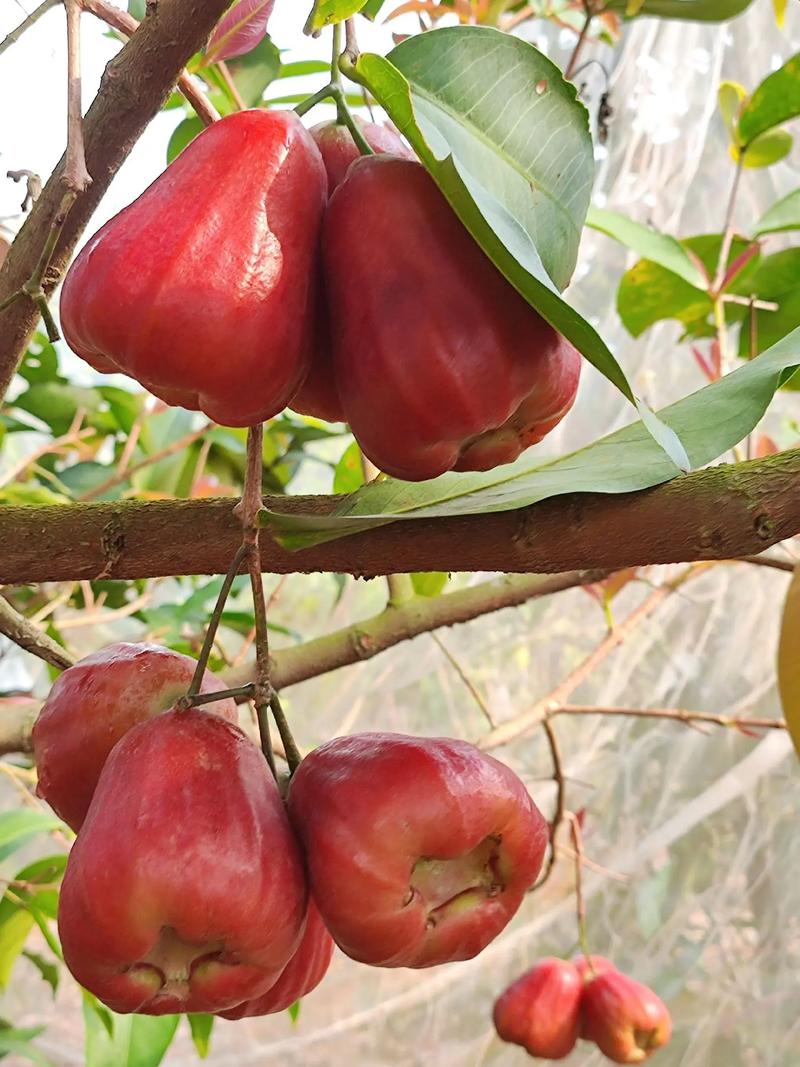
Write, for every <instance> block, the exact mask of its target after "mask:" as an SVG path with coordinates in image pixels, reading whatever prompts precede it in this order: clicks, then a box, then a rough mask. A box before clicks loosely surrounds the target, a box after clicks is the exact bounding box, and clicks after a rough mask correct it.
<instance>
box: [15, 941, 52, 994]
mask: <svg viewBox="0 0 800 1067" xmlns="http://www.w3.org/2000/svg"><path fill="white" fill-rule="evenodd" d="M22 955H23V956H24V957H25V959H26V960H30V962H31V963H32V964H33V965H34V967H35V968H36V969H37V970H38V972H39V974H40V975H41V976H42V978H44V980H45V982H47V984H48V985H49V986H50V988H51V989H52V990H53V996H55V995H56V993H57V992H58V982H59V979H60V977H61V972H60V971H59V969H58V964H57V963H54V962H53V961H52V960H48V959H45V957H44V956H41V955H40V954H39V953H38V952H31V951H30V950H29V949H24V950H23V953H22Z"/></svg>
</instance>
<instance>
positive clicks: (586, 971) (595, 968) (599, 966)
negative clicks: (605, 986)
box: [572, 954, 617, 982]
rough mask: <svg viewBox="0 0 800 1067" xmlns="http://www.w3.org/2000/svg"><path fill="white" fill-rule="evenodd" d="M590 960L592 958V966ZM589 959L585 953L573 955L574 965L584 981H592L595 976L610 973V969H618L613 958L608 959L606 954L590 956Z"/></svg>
mask: <svg viewBox="0 0 800 1067" xmlns="http://www.w3.org/2000/svg"><path fill="white" fill-rule="evenodd" d="M588 960H591V963H592V966H591V967H590V966H589V963H588ZM588 960H587V957H586V956H584V955H583V954H580V955H578V956H575V957H573V960H572V963H573V966H574V967H575V969H576V970H577V972H578V974H579V975H580V976H581V979H582V981H584V982H591V981H592V980H593V979H594V978H595V977H598V976H599V975H601V974H608V972H609V971H616V969H617V968H616V966H615V965H614V964H613V963H612V962H611V960H609V959H606V957H605V956H589V957H588Z"/></svg>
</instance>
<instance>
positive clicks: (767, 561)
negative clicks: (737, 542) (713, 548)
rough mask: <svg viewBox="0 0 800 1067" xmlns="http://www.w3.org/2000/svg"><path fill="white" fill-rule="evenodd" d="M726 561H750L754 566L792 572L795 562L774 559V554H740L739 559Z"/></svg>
mask: <svg viewBox="0 0 800 1067" xmlns="http://www.w3.org/2000/svg"><path fill="white" fill-rule="evenodd" d="M727 562H728V563H752V564H754V566H756V567H769V568H771V569H772V570H776V571H786V572H787V573H788V574H792V573H793V572H794V570H795V564H794V563H792V561H791V560H789V559H776V558H775V557H774V556H740V557H739V559H731V560H728V561H727Z"/></svg>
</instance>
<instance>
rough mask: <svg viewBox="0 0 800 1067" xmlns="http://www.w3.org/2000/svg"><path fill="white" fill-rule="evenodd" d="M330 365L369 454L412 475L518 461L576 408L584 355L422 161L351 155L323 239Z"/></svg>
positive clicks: (399, 473) (418, 478)
mask: <svg viewBox="0 0 800 1067" xmlns="http://www.w3.org/2000/svg"><path fill="white" fill-rule="evenodd" d="M323 251H324V256H323V261H324V266H325V286H326V291H327V295H328V301H329V305H330V315H331V344H332V347H333V358H334V368H335V374H336V381H337V383H338V387H339V396H340V399H341V401H342V407H343V410H344V414H345V417H346V419H347V422H349V424H350V427H351V429H352V431H353V434H354V435H355V437H356V440H357V441H358V443H359V445H360V446H361V448H362V450H363V451H364V453H365V454H366V455H367V456H368V457H369V459H371V460H372V462H373V463H374V464H376V466H378V467H379V468H380V469H381V470H383V471H385V472H386V473H388V474H392V475H394V476H395V477H398V478H405V479H408V480H411V481H421V480H423V479H426V478H434V477H436V475H439V474H443V473H444V472H445V471H448V470H488V469H490V468H492V467H496V466H497V465H499V464H501V463H510V462H511V461H512V460H514V459H516V458H517V456H519V454H520V453H521V452H522V451H523V449H525V448H527V447H528V446H529V445H532V444H534V443H535V442H537V441H540V440H541V439H542V438H543V437H544V436H545V435H546V434H547V433H549V432H550V430H552V429H553V427H554V426H556V425H557V423H558V422H559V421H560V420H561V419H562V418H563V417H564V415H565V414H566V413H567V411H569V409H570V407H571V406H572V403H573V401H574V399H575V394H576V391H577V388H578V379H579V376H580V366H581V358H580V356H579V354H578V352H577V351H576V350H575V349H574V348H573V347H572V345H571V344H569V342H567V341H566V340H565V339H564V338H563V337H561V336H560V335H559V334H558V333H557V332H556V331H555V330H554V329H553V328H552V327H551V326H550V325H548V323H547V322H545V320H544V319H542V318H541V317H540V316H539V315H538V314H537V313H536V312H535V311H534V310H533V308H532V307H530V305H529V304H528V303H527V302H526V301H525V300H524V299H523V298H522V296H520V294H519V293H518V292H517V291H516V290H515V289H514V288H513V287H512V286H511V285H510V284H509V283H508V282H507V281H506V280H505V278H504V277H503V276H502V275H501V274H500V272H499V271H498V270H497V268H496V267H495V266H494V265H493V264H492V263H491V261H490V260H489V259H488V258H487V256H485V255H484V253H483V252H482V251H481V249H480V248H479V247H478V245H477V244H476V243H475V241H473V239H472V237H471V236H470V235H469V233H468V232H467V230H466V229H465V228H464V227H463V226H462V224H461V222H460V221H459V220H458V218H457V216H456V215H455V213H454V212H453V210H452V209H451V208H450V206H449V205H448V203H447V201H446V200H445V198H444V197H443V195H442V194H441V193H440V192H439V190H438V189H437V187H436V185H435V184H434V182H433V179H432V178H431V177H430V176H429V175H428V174H427V172H426V171H425V170H424V168H423V167H422V166H421V165H420V164H419V163H415V162H413V161H411V160H407V159H395V158H392V157H391V156H385V155H382V156H370V157H368V158H365V159H361V160H358V161H356V162H355V163H353V164H352V166H351V167H350V169H349V170H348V172H347V177H346V178H345V180H344V181H343V182H342V184H341V185H340V186H339V188H338V189H337V190H336V192H335V193H334V195H333V197H332V198H331V201H330V203H329V205H328V211H327V213H326V218H325V226H324V235H323Z"/></svg>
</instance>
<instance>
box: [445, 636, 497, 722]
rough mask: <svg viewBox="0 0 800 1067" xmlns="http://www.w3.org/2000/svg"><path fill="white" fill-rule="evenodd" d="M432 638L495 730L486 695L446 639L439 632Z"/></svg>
mask: <svg viewBox="0 0 800 1067" xmlns="http://www.w3.org/2000/svg"><path fill="white" fill-rule="evenodd" d="M431 640H432V641H434V642H435V644H437V645H438V646H439V649H440V650H441V652H442V655H443V656H444V657H445V659H446V660H447V661H448V663H449V664H450V666H451V667H452V668H453V670H454V671H455V672H456V674H457V675H458V677H459V678H460V679H461V681H462V682H463V683H464V685H465V686H466V687H467V689H468V690H469V691H470V694H471V695H472V698H473V700H474V701H475V703H476V704H477V705H478V707H479V708H480V709H481V712H482V713H483V717H484V718H485V719H486V721H487V722H488V723H489V728H490V729H492V730H493V729H494V728H495V725H496V724H495V721H494V719H493V718H492V713H491V710H490V708H489V705H488V703H487V702H486V700H485V699H484V697H483V695H482V694H481V692H480V690H479V689H478V688H477V686H476V685H475V684H474V682H473V681H472V679H471V678H470V677H469V675H468V674H467V672H466V671H465V670H464V668H463V667H462V666H461V664H460V663H459V662H458V660H457V659H456V657H455V656H454V655H453V653H452V652H451V651H450V649H449V648H448V647H447V645H446V644H445V643H444V641H443V640H442V639H441V637H439V635H438V634H435V633H432V634H431Z"/></svg>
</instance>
